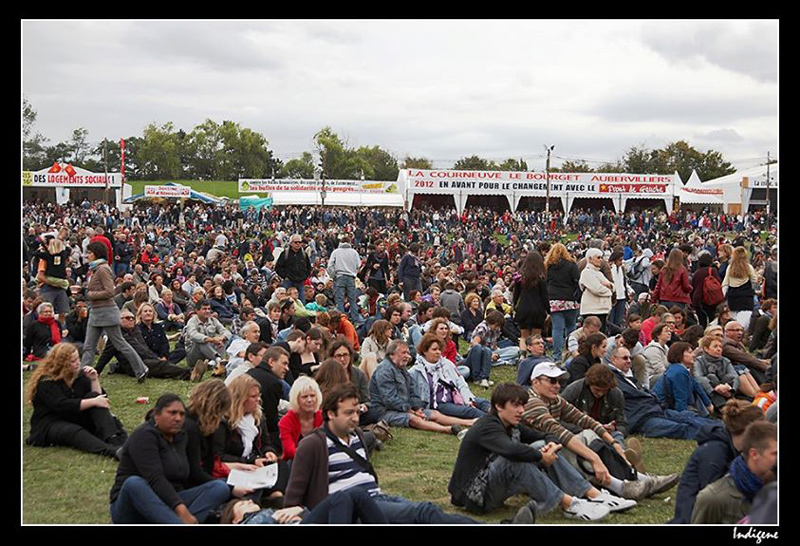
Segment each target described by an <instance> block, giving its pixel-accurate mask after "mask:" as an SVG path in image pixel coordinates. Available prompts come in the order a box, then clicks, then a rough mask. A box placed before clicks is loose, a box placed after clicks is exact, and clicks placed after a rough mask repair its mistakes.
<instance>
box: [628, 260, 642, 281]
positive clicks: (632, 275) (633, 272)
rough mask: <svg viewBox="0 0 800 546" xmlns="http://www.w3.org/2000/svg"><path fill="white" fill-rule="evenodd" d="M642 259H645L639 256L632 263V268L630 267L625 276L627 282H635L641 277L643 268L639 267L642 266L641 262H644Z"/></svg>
mask: <svg viewBox="0 0 800 546" xmlns="http://www.w3.org/2000/svg"><path fill="white" fill-rule="evenodd" d="M644 258H645V257H644V256H639V259H638V260H636V261H635V262H633V266H631V269H630V271H628V275H627V277H628V279H629V280H631V281H635V280H636V279H638V278H639V277H640V276H641V275H642V272H643V268H642V267H641V266H642V260H644Z"/></svg>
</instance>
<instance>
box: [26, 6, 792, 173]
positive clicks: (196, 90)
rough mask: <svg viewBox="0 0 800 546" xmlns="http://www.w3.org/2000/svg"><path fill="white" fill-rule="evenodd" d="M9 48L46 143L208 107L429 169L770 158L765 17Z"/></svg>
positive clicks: (164, 34) (773, 94)
mask: <svg viewBox="0 0 800 546" xmlns="http://www.w3.org/2000/svg"><path fill="white" fill-rule="evenodd" d="M22 48H23V49H22V60H23V75H22V76H23V78H22V85H23V95H24V97H26V98H27V99H28V100H29V101H30V102H31V104H32V105H33V107H34V109H35V110H36V111H37V112H38V117H37V120H36V124H35V130H36V131H38V132H40V133H42V134H43V135H45V136H46V137H48V138H49V139H50V141H51V143H55V142H59V141H62V140H67V139H69V137H70V135H71V134H72V131H73V129H75V128H77V127H85V128H86V129H88V130H89V140H90V141H91V142H98V141H100V140H102V139H103V138H104V137H107V138H109V139H113V140H118V139H119V138H120V137H128V136H141V134H142V131H143V129H144V127H145V126H146V125H147V124H149V123H150V122H155V123H157V124H163V123H165V122H168V121H171V122H173V123H174V125H175V128H176V129H183V130H185V131H186V132H190V131H191V130H192V129H193V128H194V127H195V126H196V125H198V124H200V123H202V122H203V121H204V120H205V119H207V118H211V119H213V120H215V121H217V122H222V121H223V120H233V121H235V122H239V123H241V125H242V126H243V127H249V128H251V129H253V130H255V131H258V132H260V133H262V134H263V135H264V136H265V137H266V138H267V140H268V141H269V147H270V148H271V149H272V150H273V151H274V152H275V153H276V155H277V156H278V157H279V158H280V159H282V160H284V161H286V160H288V159H292V158H294V157H299V156H300V154H301V153H302V152H303V151H312V150H313V143H312V139H313V135H314V134H315V133H316V132H317V131H319V129H321V128H322V127H324V126H326V125H328V126H330V127H332V128H333V130H334V131H335V132H336V133H338V134H339V135H340V136H342V137H343V138H345V139H347V141H348V143H349V144H350V145H352V146H373V145H379V146H381V147H382V148H384V149H386V150H389V151H390V152H391V153H393V154H394V155H395V156H396V157H397V158H398V160H402V159H403V157H405V156H406V155H411V156H415V157H427V158H429V159H431V160H432V161H433V163H434V166H435V167H437V168H445V167H451V166H452V165H453V163H454V162H455V161H456V160H457V159H459V158H461V157H464V156H469V155H473V154H477V155H480V156H482V157H485V158H489V159H494V160H496V161H498V162H500V161H502V160H503V159H506V158H509V157H514V158H520V157H522V158H524V159H526V161H527V162H528V166H529V168H530V169H531V170H543V169H544V163H545V161H544V156H545V153H544V145H545V144H547V145H555V149H554V151H553V154H554V156H555V158H556V159H554V164H556V165H557V164H559V163H560V159H559V158H562V159H563V158H570V159H586V160H589V161H590V162H595V161H606V160H616V159H619V158H621V157H622V155H623V154H624V153H625V151H626V150H627V149H628V148H630V147H631V146H634V145H640V144H644V145H645V146H647V147H649V148H658V147H661V146H663V145H665V144H667V143H669V142H673V141H675V140H679V139H685V140H688V141H689V143H690V144H691V145H693V146H694V147H696V148H698V149H700V150H702V151H705V150H707V149H710V148H711V149H714V150H717V151H720V152H722V153H723V155H724V157H725V158H726V159H727V160H729V161H731V162H732V163H734V165H735V166H736V167H739V168H747V167H751V166H754V165H757V164H759V163H760V162H763V158H765V156H766V153H767V151H768V150H769V151H770V152H771V154H772V156H773V157H775V156H776V155H777V139H778V85H777V83H778V81H777V80H778V23H777V21H769V20H758V21H744V20H736V21H564V20H557V21H497V20H492V21H463V20H459V21H442V20H437V21H415V20H408V21H383V20H376V21H366V20H358V21H242V22H237V21H187V22H179V21H163V22H159V21H97V20H94V21H85V22H84V21H64V20H55V21H24V22H23V23H22ZM590 164H592V165H598V163H590Z"/></svg>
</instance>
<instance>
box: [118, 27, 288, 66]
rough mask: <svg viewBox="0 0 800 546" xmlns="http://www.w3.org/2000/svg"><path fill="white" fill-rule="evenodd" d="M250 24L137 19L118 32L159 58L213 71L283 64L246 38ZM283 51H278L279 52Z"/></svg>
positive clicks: (128, 42)
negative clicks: (191, 64) (187, 63)
mask: <svg viewBox="0 0 800 546" xmlns="http://www.w3.org/2000/svg"><path fill="white" fill-rule="evenodd" d="M269 28H270V27H264V28H263V29H262V28H254V27H253V26H251V25H244V24H239V23H232V22H224V23H220V22H208V23H206V22H192V23H172V22H170V23H162V22H157V21H155V22H139V23H136V24H134V25H131V27H130V28H129V29H127V30H126V31H125V32H123V33H122V35H121V37H120V40H121V42H122V43H123V44H124V45H125V46H127V47H130V48H136V49H140V50H144V51H145V52H146V53H148V54H150V55H152V56H153V57H154V58H156V59H161V60H162V62H169V61H173V62H175V61H177V62H181V61H184V62H187V61H188V62H190V63H193V64H197V65H200V66H204V67H207V68H209V69H211V70H214V71H220V72H231V71H236V70H277V69H280V68H282V67H283V66H284V62H282V61H280V60H278V58H279V57H280V56H279V55H275V56H272V55H270V52H269V51H268V50H267V49H266V47H265V46H259V45H257V44H256V43H255V42H254V41H253V40H251V39H250V36H251V33H253V32H262V31H263V30H264V29H267V30H268V29H269ZM282 55H283V54H282V53H281V56H282Z"/></svg>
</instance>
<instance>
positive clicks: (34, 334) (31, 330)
mask: <svg viewBox="0 0 800 546" xmlns="http://www.w3.org/2000/svg"><path fill="white" fill-rule="evenodd" d="M36 316H37V318H36V320H33V321H31V322H29V323H28V325H27V327H26V328H25V335H24V337H23V343H22V348H23V354H22V358H23V359H24V360H28V361H30V360H41V359H43V358H44V357H45V355H47V351H49V350H50V348H51V347H53V346H55V345H56V344H57V343H61V335H62V333H63V329H62V326H61V323H60V322H58V321H57V320H56V318H55V317H54V316H53V304H51V303H48V302H44V303H40V304H39V306H38V307H37V308H36Z"/></svg>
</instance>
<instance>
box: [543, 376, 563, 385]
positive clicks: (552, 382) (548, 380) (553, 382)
mask: <svg viewBox="0 0 800 546" xmlns="http://www.w3.org/2000/svg"><path fill="white" fill-rule="evenodd" d="M539 379H542V380H544V381H547V382H548V383H550V384H551V385H555V384H556V383H558V382H559V381H558V379H559V378H558V377H548V376H546V375H543V376H541V377H540V378H539Z"/></svg>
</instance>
